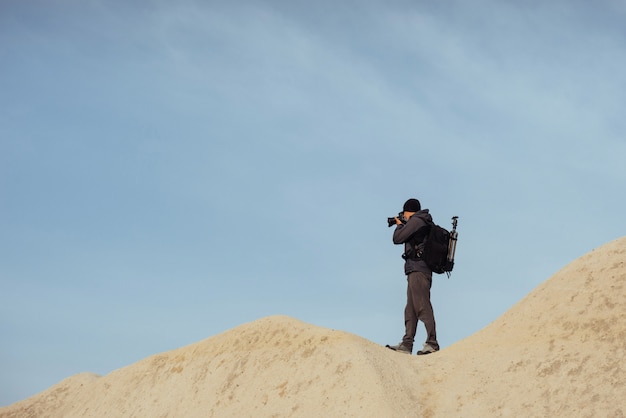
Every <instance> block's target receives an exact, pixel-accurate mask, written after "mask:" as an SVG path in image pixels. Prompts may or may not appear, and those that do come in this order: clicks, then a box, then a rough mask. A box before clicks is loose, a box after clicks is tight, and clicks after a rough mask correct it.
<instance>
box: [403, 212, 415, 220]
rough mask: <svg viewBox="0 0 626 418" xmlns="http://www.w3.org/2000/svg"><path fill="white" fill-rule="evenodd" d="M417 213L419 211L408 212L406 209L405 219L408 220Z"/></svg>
mask: <svg viewBox="0 0 626 418" xmlns="http://www.w3.org/2000/svg"><path fill="white" fill-rule="evenodd" d="M416 213H417V212H407V211H404V219H406V220H407V221H408V220H409V219H411V216H413V215H415V214H416Z"/></svg>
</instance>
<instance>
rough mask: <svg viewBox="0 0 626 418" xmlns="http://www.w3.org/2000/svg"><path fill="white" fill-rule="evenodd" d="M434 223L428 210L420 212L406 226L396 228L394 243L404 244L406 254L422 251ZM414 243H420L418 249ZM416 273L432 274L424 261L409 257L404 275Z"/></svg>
mask: <svg viewBox="0 0 626 418" xmlns="http://www.w3.org/2000/svg"><path fill="white" fill-rule="evenodd" d="M432 221H433V218H432V216H430V213H428V209H422V210H420V211H419V212H417V213H415V215H413V216H411V219H409V221H408V222H407V223H406V224H401V225H397V226H396V230H395V231H393V243H394V244H398V245H399V244H404V254H411V251H415V250H416V249H417V250H418V251H419V250H421V248H422V247H423V245H424V244H423V241H424V238H426V234H427V233H428V225H429V224H430V223H431V222H432ZM414 242H417V243H419V245H418V246H417V248H415V247H414V245H413V243H414ZM414 271H419V272H422V273H426V274H432V271H431V270H430V268H428V266H427V265H426V263H425V262H424V261H422V260H419V259H415V258H411V257H407V258H406V261H405V263H404V273H405V274H409V273H412V272H414Z"/></svg>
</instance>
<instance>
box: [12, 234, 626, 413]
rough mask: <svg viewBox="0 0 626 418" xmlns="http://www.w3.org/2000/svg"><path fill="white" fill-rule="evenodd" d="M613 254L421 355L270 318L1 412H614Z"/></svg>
mask: <svg viewBox="0 0 626 418" xmlns="http://www.w3.org/2000/svg"><path fill="white" fill-rule="evenodd" d="M625 262H626V237H625V238H621V239H618V240H615V241H613V242H610V243H608V244H606V245H604V246H602V247H601V248H598V249H596V250H594V251H592V252H590V253H588V254H586V255H584V256H582V257H580V258H579V259H577V260H575V261H574V262H572V263H570V264H569V265H567V266H566V267H564V268H563V269H561V270H560V271H559V272H557V273H556V274H555V275H554V276H553V277H551V278H550V279H549V280H547V281H545V282H544V283H542V284H541V285H540V286H538V287H537V288H536V289H535V290H534V291H533V292H531V293H530V294H529V295H528V296H526V297H525V298H524V299H522V300H521V301H520V302H519V303H517V304H516V305H515V306H513V307H512V308H511V309H510V310H509V311H507V312H506V313H505V314H504V315H502V316H501V317H500V318H498V319H497V320H496V321H494V322H493V323H492V324H490V325H489V326H487V327H485V328H484V329H483V330H481V331H479V332H478V333H476V334H474V335H472V336H470V337H468V338H466V339H464V340H462V341H460V342H458V343H456V344H454V345H452V346H450V347H448V348H445V349H444V350H442V351H440V352H439V353H436V354H433V355H430V356H420V357H418V356H406V355H403V354H398V353H394V352H391V351H390V350H387V349H385V348H383V347H381V346H379V345H377V344H374V343H372V342H371V341H368V340H365V339H363V338H361V337H358V336H356V335H353V334H350V333H346V332H343V331H336V330H330V329H326V328H321V327H317V326H314V325H310V324H306V323H303V322H301V321H298V320H296V319H293V318H290V317H286V316H272V317H267V318H262V319H259V320H257V321H254V322H251V323H248V324H243V325H241V326H238V327H236V328H234V329H232V330H229V331H226V332H224V333H222V334H219V335H216V336H213V337H210V338H207V339H206V340H203V341H200V342H198V343H195V344H191V345H189V346H186V347H181V348H179V349H177V350H172V351H169V352H166V353H161V354H157V355H154V356H150V357H148V358H146V359H144V360H141V361H139V362H137V363H134V364H131V365H129V366H127V367H124V368H121V369H119V370H116V371H113V372H112V373H109V374H107V375H106V376H102V377H98V376H96V375H93V374H89V373H83V374H79V375H76V376H72V377H69V378H68V379H65V380H63V381H62V382H60V383H58V384H56V385H54V386H52V387H51V388H49V389H48V390H46V391H43V392H41V393H39V394H37V395H35V396H33V397H31V398H29V399H26V400H24V401H21V402H18V403H15V404H13V405H10V406H8V407H4V408H0V417H3V418H4V417H7V418H8V417H104V416H107V417H166V416H167V417H230V416H263V417H269V416H281V417H282V416H294V417H307V416H311V417H313V416H323V415H326V416H359V417H368V416H371V417H387V416H388V417H392V416H393V417H397V416H423V417H450V416H463V417H474V416H476V417H478V416H515V417H517V416H572V417H586V416H589V417H597V416H599V417H623V416H624V415H625V414H626V402H624V401H623V399H626V366H625V364H626V362H625V360H626V315H625V314H624V309H625V307H626V266H625Z"/></svg>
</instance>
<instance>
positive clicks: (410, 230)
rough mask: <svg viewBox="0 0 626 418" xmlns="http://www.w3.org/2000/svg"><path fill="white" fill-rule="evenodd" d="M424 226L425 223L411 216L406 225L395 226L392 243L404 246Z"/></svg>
mask: <svg viewBox="0 0 626 418" xmlns="http://www.w3.org/2000/svg"><path fill="white" fill-rule="evenodd" d="M424 226H426V222H424V221H423V220H422V219H420V218H418V217H417V216H411V219H409V221H408V222H407V223H406V224H402V223H400V224H398V225H397V226H396V230H395V231H393V243H394V244H404V243H405V242H407V241H409V240H410V239H411V237H412V236H413V235H414V234H415V233H416V232H417V231H419V230H420V229H421V228H423V227H424Z"/></svg>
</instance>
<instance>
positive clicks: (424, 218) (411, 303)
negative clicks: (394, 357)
mask: <svg viewBox="0 0 626 418" xmlns="http://www.w3.org/2000/svg"><path fill="white" fill-rule="evenodd" d="M388 221H389V224H390V225H389V226H393V223H392V222H393V221H395V225H396V229H395V230H394V232H393V243H394V244H398V245H399V244H404V254H403V255H402V258H404V260H405V263H404V273H405V274H406V275H407V301H406V307H405V308H404V325H405V334H404V337H402V342H400V343H399V344H398V345H387V348H390V349H392V350H394V351H398V352H402V353H406V354H411V352H412V351H413V342H414V341H415V333H416V331H417V322H418V320H419V321H422V322H423V323H424V326H425V328H426V334H427V335H426V342H425V344H424V348H422V350H420V351H418V352H417V354H418V355H422V354H430V353H433V352H435V351H438V350H439V343H437V332H436V330H435V315H434V313H433V307H432V305H431V303H430V288H431V285H432V277H433V273H432V271H431V270H430V268H429V267H428V266H427V265H426V263H425V262H424V261H423V260H421V258H420V256H421V251H422V249H423V247H424V244H423V241H424V238H426V236H427V235H428V231H429V228H430V225H431V224H432V217H431V216H430V214H429V213H428V209H423V210H422V208H421V205H420V202H419V200H417V199H409V200H407V201H406V202H405V203H404V207H403V208H402V212H400V213H399V214H398V216H397V217H395V218H389V220H388Z"/></svg>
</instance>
